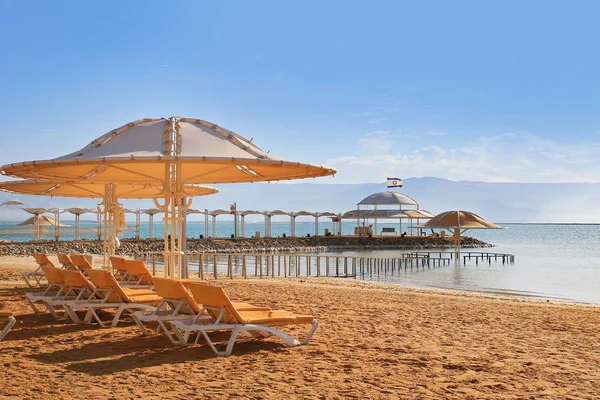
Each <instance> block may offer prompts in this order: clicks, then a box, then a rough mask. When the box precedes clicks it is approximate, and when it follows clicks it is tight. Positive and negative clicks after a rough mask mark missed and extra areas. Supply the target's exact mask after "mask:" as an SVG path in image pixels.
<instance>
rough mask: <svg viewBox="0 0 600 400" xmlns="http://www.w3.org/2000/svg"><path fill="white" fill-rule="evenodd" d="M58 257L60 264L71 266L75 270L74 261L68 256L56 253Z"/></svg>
mask: <svg viewBox="0 0 600 400" xmlns="http://www.w3.org/2000/svg"><path fill="white" fill-rule="evenodd" d="M56 257H58V262H59V263H61V264H62V265H63V266H70V267H73V268H75V265H74V264H73V261H72V260H71V258H70V257H69V256H68V255H66V254H64V253H56Z"/></svg>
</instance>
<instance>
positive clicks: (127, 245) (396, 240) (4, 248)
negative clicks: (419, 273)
mask: <svg viewBox="0 0 600 400" xmlns="http://www.w3.org/2000/svg"><path fill="white" fill-rule="evenodd" d="M453 246H454V242H452V240H450V239H448V238H441V237H430V236H427V237H414V236H406V237H399V236H383V237H381V236H380V237H356V236H327V237H325V236H319V237H295V238H293V237H285V238H240V239H219V238H216V239H188V245H187V248H188V251H189V252H207V253H229V252H231V253H256V252H307V251H327V250H365V249H371V250H372V249H400V250H424V249H440V248H442V249H446V248H452V247H453ZM461 247H463V248H474V247H493V246H492V245H491V244H488V243H485V242H482V241H480V240H477V239H474V238H471V237H463V238H462V241H461ZM163 248H164V241H163V240H162V239H144V240H135V239H123V240H121V247H120V248H119V249H118V250H117V254H120V255H127V256H134V255H135V254H137V253H149V252H161V251H162V250H163ZM35 253H46V254H56V253H67V254H70V253H86V254H102V253H103V250H102V242H100V241H97V240H81V241H58V242H50V241H47V242H12V243H0V256H29V255H33V254H35Z"/></svg>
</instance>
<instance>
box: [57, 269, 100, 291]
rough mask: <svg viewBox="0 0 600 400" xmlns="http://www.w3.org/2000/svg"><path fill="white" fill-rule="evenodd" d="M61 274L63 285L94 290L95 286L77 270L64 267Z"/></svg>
mask: <svg viewBox="0 0 600 400" xmlns="http://www.w3.org/2000/svg"><path fill="white" fill-rule="evenodd" d="M61 273H62V276H63V278H64V280H65V285H67V286H68V287H72V288H86V289H88V290H89V291H90V292H93V291H94V290H96V287H95V286H94V284H93V283H92V282H90V281H89V280H88V279H87V278H86V277H85V275H83V274H82V273H81V272H79V271H69V270H66V269H63V270H61Z"/></svg>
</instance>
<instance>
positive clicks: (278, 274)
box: [277, 256, 285, 277]
mask: <svg viewBox="0 0 600 400" xmlns="http://www.w3.org/2000/svg"><path fill="white" fill-rule="evenodd" d="M284 259H285V258H284ZM280 276H281V256H277V277H280Z"/></svg>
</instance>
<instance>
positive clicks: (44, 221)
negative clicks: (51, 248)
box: [17, 215, 68, 226]
mask: <svg viewBox="0 0 600 400" xmlns="http://www.w3.org/2000/svg"><path fill="white" fill-rule="evenodd" d="M36 224H37V226H57V225H59V226H68V225H64V224H60V223H58V222H57V221H56V220H55V219H54V218H50V217H47V216H45V215H40V216H39V217H37V221H36V217H31V218H28V219H26V220H25V221H23V222H21V223H20V224H17V226H30V225H36Z"/></svg>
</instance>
